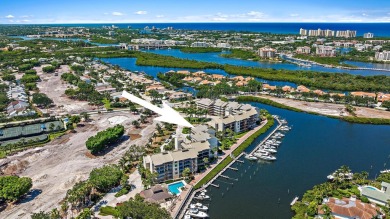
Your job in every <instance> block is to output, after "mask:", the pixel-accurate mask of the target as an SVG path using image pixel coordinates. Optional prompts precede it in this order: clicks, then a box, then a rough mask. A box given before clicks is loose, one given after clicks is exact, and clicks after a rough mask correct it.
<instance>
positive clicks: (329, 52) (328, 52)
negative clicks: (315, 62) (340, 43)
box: [316, 45, 336, 57]
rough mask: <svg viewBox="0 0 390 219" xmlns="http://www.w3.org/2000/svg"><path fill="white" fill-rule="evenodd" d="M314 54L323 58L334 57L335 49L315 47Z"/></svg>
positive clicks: (331, 47)
mask: <svg viewBox="0 0 390 219" xmlns="http://www.w3.org/2000/svg"><path fill="white" fill-rule="evenodd" d="M316 54H317V55H319V56H323V57H333V56H336V49H335V48H334V47H333V46H322V45H320V46H317V48H316Z"/></svg>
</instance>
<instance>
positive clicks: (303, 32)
mask: <svg viewBox="0 0 390 219" xmlns="http://www.w3.org/2000/svg"><path fill="white" fill-rule="evenodd" d="M299 34H300V35H301V36H306V35H307V30H306V29H303V28H301V29H299Z"/></svg>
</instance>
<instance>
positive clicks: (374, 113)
mask: <svg viewBox="0 0 390 219" xmlns="http://www.w3.org/2000/svg"><path fill="white" fill-rule="evenodd" d="M261 97H262V98H266V99H270V100H273V101H275V102H278V103H282V104H285V105H287V106H291V107H295V108H298V109H301V110H304V111H308V112H316V113H320V114H323V115H331V116H349V113H348V112H346V111H345V107H344V105H341V104H334V103H322V102H318V103H316V102H305V101H299V100H292V99H284V98H276V97H271V96H265V95H262V96H261ZM355 108H356V112H355V113H356V115H357V116H358V117H367V118H385V119H390V112H389V111H383V110H377V109H372V108H366V107H355Z"/></svg>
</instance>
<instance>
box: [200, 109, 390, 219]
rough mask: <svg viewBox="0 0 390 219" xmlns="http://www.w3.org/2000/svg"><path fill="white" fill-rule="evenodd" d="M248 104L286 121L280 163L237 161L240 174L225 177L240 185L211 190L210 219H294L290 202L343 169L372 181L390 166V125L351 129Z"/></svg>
mask: <svg viewBox="0 0 390 219" xmlns="http://www.w3.org/2000/svg"><path fill="white" fill-rule="evenodd" d="M250 104H251V105H253V106H256V107H259V108H264V109H267V110H268V111H269V112H270V113H272V114H276V115H280V116H281V117H282V118H286V120H287V121H288V123H289V124H288V125H289V126H291V127H292V129H291V130H290V131H289V132H287V133H286V135H285V137H284V138H283V141H282V144H281V145H280V147H279V149H278V153H277V155H276V156H277V161H275V162H272V163H267V162H255V163H253V162H250V161H247V160H245V162H244V163H240V162H236V163H234V164H233V165H232V167H233V168H237V169H238V170H237V171H235V170H232V169H228V170H226V171H225V172H224V173H223V175H224V176H227V177H231V178H234V179H238V181H232V183H233V184H230V183H222V182H218V184H219V188H215V187H212V186H209V187H208V188H207V190H208V192H207V194H208V195H210V196H211V201H208V202H205V203H207V204H208V205H209V209H210V210H209V212H208V213H209V215H210V218H226V219H229V218H232V219H234V218H291V217H292V216H293V212H292V211H291V210H290V208H291V207H290V203H291V201H292V200H293V199H294V198H295V197H296V196H299V197H302V195H303V193H304V192H305V191H306V190H308V189H310V188H312V187H313V186H314V185H316V184H319V183H322V182H324V181H326V180H327V179H326V176H327V175H329V173H331V172H333V171H334V170H335V169H337V168H339V167H340V166H341V165H344V164H345V165H348V166H349V167H350V168H351V169H352V170H353V171H354V172H356V171H363V170H364V171H367V172H369V174H370V176H369V178H374V177H375V176H376V175H377V174H379V171H380V170H382V169H384V168H385V167H384V166H385V163H390V159H389V155H390V152H389V150H388V144H389V142H390V136H389V135H388V133H389V132H390V126H385V125H379V126H378V125H362V124H351V123H347V122H343V121H340V120H337V119H331V118H327V117H323V116H315V115H311V114H307V113H298V112H292V111H288V110H284V109H279V108H275V107H271V106H267V105H263V104H258V103H252V102H250ZM276 125H277V123H275V126H276ZM274 128H275V127H272V128H271V129H270V130H269V131H268V132H267V133H265V134H263V135H261V136H260V137H258V138H257V139H256V140H255V141H254V142H253V143H252V145H251V146H250V147H249V148H247V150H246V152H247V153H250V152H251V151H252V150H253V149H254V148H255V147H256V146H257V145H259V143H260V142H261V141H262V140H263V139H264V137H266V136H267V135H268V134H269V133H270V132H271V131H273V130H274ZM219 180H220V181H224V179H219ZM227 182H230V181H227Z"/></svg>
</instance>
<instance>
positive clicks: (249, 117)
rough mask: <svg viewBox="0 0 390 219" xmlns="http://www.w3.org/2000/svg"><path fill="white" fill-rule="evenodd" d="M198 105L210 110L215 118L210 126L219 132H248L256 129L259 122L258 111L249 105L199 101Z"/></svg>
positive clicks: (208, 100)
mask: <svg viewBox="0 0 390 219" xmlns="http://www.w3.org/2000/svg"><path fill="white" fill-rule="evenodd" d="M196 105H197V107H198V108H201V109H207V110H209V114H210V115H212V116H213V117H212V120H211V121H210V122H209V123H208V125H209V126H211V127H212V128H214V129H215V130H217V131H225V130H226V129H227V128H229V129H231V130H232V131H234V132H237V133H239V132H243V131H247V130H249V129H252V128H253V127H255V126H256V122H257V121H258V120H259V113H258V111H257V109H256V108H255V107H253V106H251V105H249V104H239V103H237V102H224V101H221V100H216V101H212V100H210V99H199V100H197V101H196Z"/></svg>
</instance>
